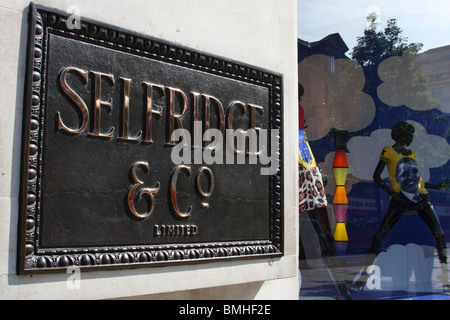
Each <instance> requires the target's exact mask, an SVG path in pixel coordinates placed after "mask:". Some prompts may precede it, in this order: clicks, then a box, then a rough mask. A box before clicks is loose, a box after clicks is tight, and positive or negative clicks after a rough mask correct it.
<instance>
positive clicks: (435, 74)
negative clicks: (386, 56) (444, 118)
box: [416, 45, 450, 113]
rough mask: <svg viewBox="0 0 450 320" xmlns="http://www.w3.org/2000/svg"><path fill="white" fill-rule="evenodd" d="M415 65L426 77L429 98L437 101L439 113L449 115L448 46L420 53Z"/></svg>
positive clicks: (449, 57)
mask: <svg viewBox="0 0 450 320" xmlns="http://www.w3.org/2000/svg"><path fill="white" fill-rule="evenodd" d="M416 64H417V66H418V67H420V69H421V70H422V72H423V74H424V75H425V76H426V77H427V86H428V91H429V93H430V96H431V97H432V98H435V99H437V100H438V101H439V106H440V109H441V111H443V112H445V113H450V45H448V46H443V47H439V48H434V49H430V50H427V51H425V52H423V53H420V54H419V55H418V57H417V59H416Z"/></svg>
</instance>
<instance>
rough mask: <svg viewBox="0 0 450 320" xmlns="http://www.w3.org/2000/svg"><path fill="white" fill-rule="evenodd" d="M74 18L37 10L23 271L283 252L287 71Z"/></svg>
mask: <svg viewBox="0 0 450 320" xmlns="http://www.w3.org/2000/svg"><path fill="white" fill-rule="evenodd" d="M72 18H73V16H71V15H70V14H67V13H65V12H59V11H56V10H53V9H49V8H45V7H42V6H36V5H31V6H30V18H29V22H30V23H29V24H30V29H29V43H28V46H29V47H28V57H27V59H28V60H27V74H26V88H25V106H24V130H23V152H22V181H21V183H22V186H21V199H20V215H21V216H20V232H19V236H20V239H19V259H18V260H19V263H18V273H19V274H24V273H32V272H39V271H52V270H55V271H57V270H60V271H63V270H65V269H66V268H67V267H69V266H79V267H80V268H94V269H97V268H118V267H137V266H152V265H161V264H163V265H164V264H172V263H192V262H199V261H216V260H221V259H232V258H252V257H253V258H257V257H268V256H280V255H282V242H281V234H282V228H281V226H282V221H281V220H282V207H283V206H282V181H281V177H282V159H281V157H280V154H281V153H282V152H281V149H282V143H281V142H282V128H281V123H282V121H281V116H282V98H281V97H282V94H281V93H282V76H281V75H279V74H276V73H273V72H270V71H267V70H262V69H260V68H256V67H253V66H249V65H245V64H242V63H239V62H236V61H232V60H228V59H226V58H222V57H217V56H214V55H211V54H207V53H204V52H199V51H197V50H193V49H190V48H186V47H182V46H180V45H176V44H173V43H169V42H167V41H163V40H160V39H155V38H150V37H148V36H144V35H140V34H137V33H133V32H130V31H126V30H122V29H119V28H117V27H113V26H110V25H105V24H101V23H98V22H95V21H90V20H87V19H83V18H80V17H76V18H78V20H77V21H76V22H77V23H75V24H74V23H73V21H72V20H71V19H72ZM236 50H239V48H236ZM261 54H264V53H263V52H262V53H261Z"/></svg>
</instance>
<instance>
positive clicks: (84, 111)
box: [57, 67, 89, 134]
mask: <svg viewBox="0 0 450 320" xmlns="http://www.w3.org/2000/svg"><path fill="white" fill-rule="evenodd" d="M70 71H74V72H77V73H78V74H80V75H81V76H82V77H83V79H84V82H85V84H87V83H88V72H87V71H85V70H82V69H78V68H74V67H67V68H65V69H64V70H63V71H62V72H61V74H60V76H59V84H60V85H61V88H62V90H63V91H64V93H65V94H66V95H67V96H68V97H69V99H70V100H72V101H73V102H74V103H75V104H76V105H77V107H78V109H79V110H80V112H81V118H82V121H81V126H80V127H79V128H78V129H71V128H69V127H67V126H66V125H65V124H64V123H63V121H62V119H61V114H60V112H59V111H58V112H57V121H58V130H64V131H66V132H69V133H72V134H79V133H82V132H83V131H84V130H85V129H86V128H87V126H88V124H89V109H88V107H87V106H86V103H85V102H84V101H83V99H81V98H80V96H79V95H78V94H77V93H75V92H74V91H73V90H72V88H70V87H69V85H68V84H67V79H66V76H67V73H68V72H70Z"/></svg>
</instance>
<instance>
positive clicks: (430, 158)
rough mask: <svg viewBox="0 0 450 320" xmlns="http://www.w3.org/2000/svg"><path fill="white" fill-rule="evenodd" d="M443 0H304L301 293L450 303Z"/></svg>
mask: <svg viewBox="0 0 450 320" xmlns="http://www.w3.org/2000/svg"><path fill="white" fill-rule="evenodd" d="M445 8H448V3H447V2H446V1H445V0H436V1H421V0H409V1H396V2H393V1H384V0H382V1H376V3H374V2H373V1H366V0H363V1H357V2H353V1H352V3H351V4H350V3H349V2H345V1H344V2H336V1H329V0H317V1H306V0H298V10H299V11H298V12H299V22H298V28H299V29H298V79H299V83H298V91H299V104H298V108H299V216H300V219H299V223H300V226H299V233H300V234H299V246H300V250H299V269H300V275H301V287H300V292H299V298H300V299H353V300H373V299H427V300H428V299H433V300H435V299H438V300H447V299H450V292H449V289H450V282H449V276H448V274H449V273H448V271H449V270H448V268H447V256H448V246H449V245H448V242H449V241H450V192H449V180H448V179H449V178H450V161H449V159H450V145H449V143H450V129H449V124H450V118H449V116H450V38H449V37H448V36H446V32H447V30H449V28H450V19H448V18H447V17H445V15H444V13H445V12H448V10H446V9H445Z"/></svg>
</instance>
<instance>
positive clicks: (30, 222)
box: [17, 3, 283, 274]
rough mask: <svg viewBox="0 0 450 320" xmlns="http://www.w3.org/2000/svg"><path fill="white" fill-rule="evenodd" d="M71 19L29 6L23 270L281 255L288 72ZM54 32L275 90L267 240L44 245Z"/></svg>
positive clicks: (21, 222)
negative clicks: (276, 147) (274, 165)
mask: <svg viewBox="0 0 450 320" xmlns="http://www.w3.org/2000/svg"><path fill="white" fill-rule="evenodd" d="M69 17H70V15H69V14H68V13H66V12H62V11H59V10H55V9H52V8H47V7H44V6H40V5H35V4H33V3H31V4H30V7H29V40H28V54H27V67H26V83H25V99H24V120H23V139H22V164H21V189H20V218H19V239H18V263H17V273H18V274H30V273H39V272H51V271H56V272H64V271H65V270H67V268H68V267H69V266H78V267H80V268H82V269H89V270H97V269H105V268H106V269H117V268H133V267H149V266H161V265H169V264H174V263H196V262H211V261H222V260H224V259H235V258H239V259H242V258H270V257H280V256H282V255H283V242H282V231H283V230H282V229H283V228H282V221H283V196H282V194H283V182H282V176H283V158H282V155H283V130H282V110H283V107H282V92H283V87H282V75H280V74H277V73H274V72H270V71H267V70H263V69H261V68H257V67H253V66H249V65H246V64H243V63H239V62H236V61H233V60H230V59H226V58H223V57H217V56H214V55H211V54H208V53H204V52H200V51H198V50H193V49H190V48H186V47H183V46H180V45H178V44H173V43H170V42H168V41H164V40H160V39H156V38H152V37H149V36H146V35H141V34H138V33H134V32H131V31H127V30H123V29H120V28H117V27H114V26H110V25H107V24H104V23H99V22H96V21H92V20H89V19H84V18H82V17H81V18H80V19H81V20H80V23H81V24H80V28H75V29H69V28H68V26H67V20H68V19H69ZM55 30H56V31H57V32H58V34H59V35H61V36H66V37H68V38H70V39H74V40H76V41H81V42H83V43H88V44H93V45H98V46H103V47H107V48H109V49H112V50H118V51H121V52H126V53H129V54H132V55H138V56H141V57H146V58H150V59H155V60H158V61H162V62H165V63H169V64H173V65H177V66H182V67H185V68H188V69H193V70H198V71H201V72H205V73H209V74H212V75H218V76H220V77H225V78H227V79H231V80H237V81H240V82H243V83H250V84H253V85H257V86H263V87H264V88H268V92H269V97H268V99H269V110H267V112H268V113H269V125H270V128H271V129H277V130H279V134H280V159H279V168H278V170H277V172H276V174H274V175H271V176H270V177H269V181H270V182H269V184H270V185H269V189H270V192H269V194H267V197H268V199H269V207H270V210H269V211H270V212H267V213H266V214H268V215H269V224H270V225H269V226H268V228H269V237H268V239H257V240H245V241H214V242H203V243H181V244H180V243H175V244H174V243H169V244H156V245H153V244H148V245H147V244H139V243H137V244H135V245H126V246H117V245H116V246H86V247H78V248H65V247H61V248H40V246H39V224H40V219H41V214H42V212H41V209H42V206H41V201H42V197H41V178H42V174H43V171H44V170H48V168H45V167H44V166H43V161H42V157H43V141H44V139H45V136H44V132H43V121H44V117H43V115H44V113H45V111H46V87H45V76H46V75H45V71H46V64H47V59H48V50H49V48H48V45H47V40H48V39H47V36H48V33H49V32H50V31H55Z"/></svg>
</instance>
